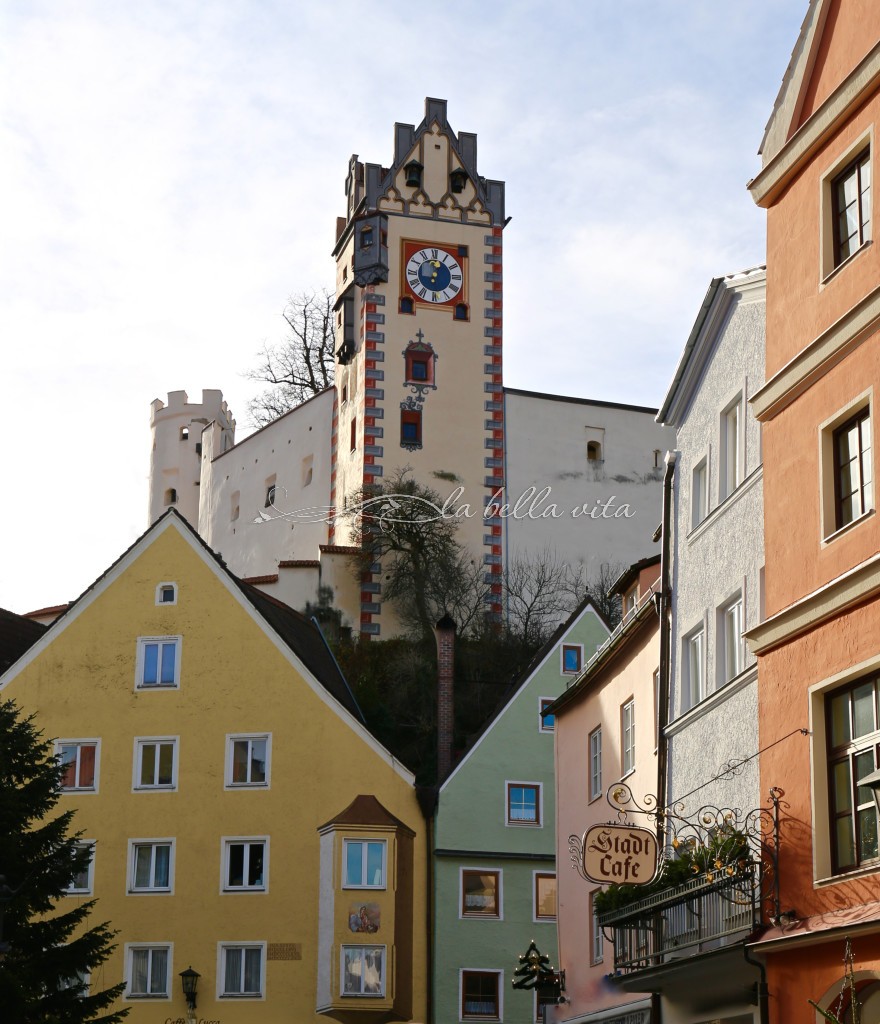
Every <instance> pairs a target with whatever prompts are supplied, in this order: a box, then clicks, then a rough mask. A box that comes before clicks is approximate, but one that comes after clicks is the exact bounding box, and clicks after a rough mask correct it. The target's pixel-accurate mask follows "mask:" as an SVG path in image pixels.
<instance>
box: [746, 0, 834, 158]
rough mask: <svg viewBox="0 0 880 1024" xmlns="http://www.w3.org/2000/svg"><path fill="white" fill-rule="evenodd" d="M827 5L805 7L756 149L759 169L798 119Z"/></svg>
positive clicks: (815, 0) (814, 1)
mask: <svg viewBox="0 0 880 1024" xmlns="http://www.w3.org/2000/svg"><path fill="white" fill-rule="evenodd" d="M830 6H831V5H830V3H829V2H828V0H810V2H809V4H808V6H807V10H806V13H805V14H804V20H803V22H802V23H801V28H800V32H798V37H797V39H796V40H795V44H794V47H793V49H792V51H791V57H790V58H789V61H788V65H787V66H786V69H785V72H784V74H783V76H782V82H781V83H780V86H779V92H778V93H777V94H776V99H775V100H774V101H773V109H772V111H771V112H770V117H769V119H768V121H767V124H766V126H765V128H764V134H763V136H762V137H761V145H760V146H759V147H758V154H759V156H761V157H762V166H766V164H768V163H769V162H770V161H771V160H772V159H773V157H774V156H776V154H777V153H778V152H779V150H780V149H782V147H783V146H784V145H785V143H786V142H787V141H788V139H789V136H790V135H791V132H792V127H793V125H794V124H795V123H796V122H797V121H798V119H799V118H800V115H801V111H802V110H803V107H804V98H805V96H806V91H807V86H808V85H809V83H810V78H811V76H812V72H813V68H814V67H815V65H816V54H817V52H818V49H819V43H820V42H821V39H822V30H823V29H824V27H825V21H826V19H827V17H828V9H829V7H830Z"/></svg>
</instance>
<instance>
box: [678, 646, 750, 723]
mask: <svg viewBox="0 0 880 1024" xmlns="http://www.w3.org/2000/svg"><path fill="white" fill-rule="evenodd" d="M757 678H758V665H757V662H756V663H754V664H752V665H749V666H748V667H747V668H746V669H744V670H743V671H742V672H740V674H739V675H738V676H736V677H735V678H734V679H731V680H730V682H729V683H725V684H724V685H723V686H722V687H721V688H720V689H717V690H713V691H712V693H710V694H708V695H707V696H705V697H704V698H703V699H702V700H701V701H700V702H699V703H698V704H694V705H693V706H692V707H689V708H688V709H687V711H683V712H682V713H681V714H680V715H679V716H678V717H677V718H675V719H674V720H673V721H672V722H670V723H669V725H667V726H666V728H665V729H664V730H663V735H664V736H666V737H667V738H668V737H670V736H674V735H675V734H676V733H677V732H680V731H681V730H682V729H686V728H687V727H688V726H689V725H691V724H693V723H694V722H696V721H697V719H699V718H702V717H703V715H707V714H709V712H711V711H713V710H714V709H715V708H717V707H718V705H719V704H723V703H724V702H725V701H726V700H727V699H728V698H729V697H732V696H733V695H734V694H736V693H739V691H740V690H742V689H744V688H745V687H746V686H748V685H749V683H752V682H755V681H756V680H757Z"/></svg>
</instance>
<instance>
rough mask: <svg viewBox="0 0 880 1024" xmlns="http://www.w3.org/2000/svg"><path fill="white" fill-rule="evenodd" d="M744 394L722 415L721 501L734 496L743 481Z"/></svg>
mask: <svg viewBox="0 0 880 1024" xmlns="http://www.w3.org/2000/svg"><path fill="white" fill-rule="evenodd" d="M742 426H743V417H742V392H740V394H738V395H737V396H736V398H735V399H734V400H733V401H732V402H731V403H730V405H728V406H727V408H726V409H725V410H724V411H723V412H722V413H721V448H720V454H721V465H720V467H719V469H720V476H719V483H720V493H719V495H718V498H719V500H720V501H724V499H725V498H726V497H727V496H728V495H730V494H733V492H734V491H735V490H736V489H737V487H739V485H740V484H741V483H742V479H743V471H742V454H743V453H742Z"/></svg>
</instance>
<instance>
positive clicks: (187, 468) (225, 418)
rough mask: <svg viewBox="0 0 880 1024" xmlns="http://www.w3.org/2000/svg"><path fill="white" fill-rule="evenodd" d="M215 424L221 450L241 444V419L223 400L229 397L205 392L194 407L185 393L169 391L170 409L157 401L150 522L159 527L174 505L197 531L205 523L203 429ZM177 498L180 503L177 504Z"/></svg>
mask: <svg viewBox="0 0 880 1024" xmlns="http://www.w3.org/2000/svg"><path fill="white" fill-rule="evenodd" d="M211 422H214V423H216V424H217V425H218V427H219V431H220V446H219V449H218V450H222V449H223V448H231V447H232V445H233V444H234V443H235V420H234V419H233V418H232V415H231V414H230V412H229V409H228V408H227V406H226V403H225V402H224V401H223V392H222V391H217V390H213V389H206V390H203V391H202V400H201V402H193V403H190V402H189V399H188V398H187V394H186V392H185V391H169V393H168V402H167V404H166V403H165V402H163V401H162V400H161V399H160V398H156V399H155V400H154V401H153V402H152V404H151V405H150V432H151V434H152V439H153V446H152V452H151V454H150V493H149V517H150V522H151V523H152V522H154V521H155V520H156V519H158V518H159V516H161V515H162V513H163V512H164V511H165V509H166V508H168V507H169V506H170V505H173V506H174V507H175V508H176V509H177V511H178V512H180V514H181V515H182V516H184V518H185V519H187V520H188V521H189V522H190V523H191V524H192V525H193V526H197V525H198V521H199V489H200V481H201V455H200V452H199V448H198V446H199V445H200V444H201V440H202V437H201V435H202V430H203V428H204V427H205V426H207V425H208V424H209V423H211ZM172 499H174V500H172Z"/></svg>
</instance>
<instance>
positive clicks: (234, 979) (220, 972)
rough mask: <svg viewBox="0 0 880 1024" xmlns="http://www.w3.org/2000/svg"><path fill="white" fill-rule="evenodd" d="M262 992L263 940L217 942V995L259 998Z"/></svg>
mask: <svg viewBox="0 0 880 1024" xmlns="http://www.w3.org/2000/svg"><path fill="white" fill-rule="evenodd" d="M265 992H266V943H265V942H221V943H220V945H219V947H218V965H217V997H218V998H219V999H263V998H264V996H265Z"/></svg>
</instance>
